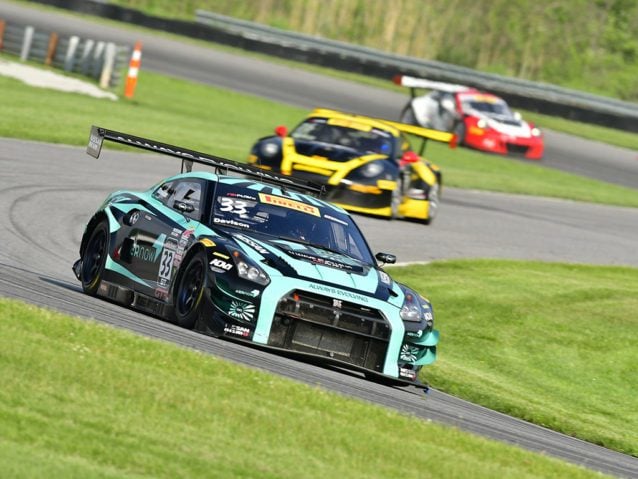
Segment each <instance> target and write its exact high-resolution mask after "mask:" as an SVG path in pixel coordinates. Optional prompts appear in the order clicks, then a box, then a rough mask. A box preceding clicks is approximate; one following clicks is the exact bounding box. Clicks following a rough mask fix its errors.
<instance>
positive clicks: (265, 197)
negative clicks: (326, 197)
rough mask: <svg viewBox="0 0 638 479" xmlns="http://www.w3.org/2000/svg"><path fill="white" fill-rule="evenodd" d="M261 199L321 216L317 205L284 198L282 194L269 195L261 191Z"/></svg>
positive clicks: (270, 203) (263, 201)
mask: <svg viewBox="0 0 638 479" xmlns="http://www.w3.org/2000/svg"><path fill="white" fill-rule="evenodd" d="M259 201H261V202H262V203H266V204H269V205H275V206H281V207H282V208H290V209H291V210H295V211H301V212H302V213H308V214H309V215H314V216H321V214H320V213H319V208H317V207H316V206H312V205H308V204H306V203H302V202H301V201H295V200H291V199H290V198H283V197H281V196H275V195H269V194H266V193H259Z"/></svg>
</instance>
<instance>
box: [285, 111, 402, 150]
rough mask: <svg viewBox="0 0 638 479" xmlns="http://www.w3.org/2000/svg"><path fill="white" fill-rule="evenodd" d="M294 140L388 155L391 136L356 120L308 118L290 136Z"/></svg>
mask: <svg viewBox="0 0 638 479" xmlns="http://www.w3.org/2000/svg"><path fill="white" fill-rule="evenodd" d="M290 136H292V138H294V139H295V140H301V141H313V142H314V141H318V142H322V143H330V144H332V145H339V146H344V147H348V148H352V149H353V150H357V151H361V152H366V153H379V154H382V155H389V154H390V153H391V152H392V145H393V141H392V135H391V134H390V133H389V132H387V131H384V130H381V129H378V128H373V127H372V126H370V125H367V124H365V123H359V122H357V121H356V120H342V119H337V118H330V119H326V118H310V119H308V120H306V121H304V122H303V123H302V124H300V125H299V126H298V127H297V128H295V130H294V131H293V132H292V133H291V134H290Z"/></svg>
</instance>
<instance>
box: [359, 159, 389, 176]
mask: <svg viewBox="0 0 638 479" xmlns="http://www.w3.org/2000/svg"><path fill="white" fill-rule="evenodd" d="M383 169H384V167H383V163H381V162H380V161H372V162H370V163H367V164H366V165H364V166H362V167H361V168H360V172H361V175H362V176H365V177H366V178H374V177H375V176H378V175H379V174H380V173H381V172H382V171H383Z"/></svg>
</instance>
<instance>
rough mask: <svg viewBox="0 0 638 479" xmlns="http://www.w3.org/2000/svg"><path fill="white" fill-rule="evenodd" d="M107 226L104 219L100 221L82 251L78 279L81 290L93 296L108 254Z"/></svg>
mask: <svg viewBox="0 0 638 479" xmlns="http://www.w3.org/2000/svg"><path fill="white" fill-rule="evenodd" d="M109 236H110V235H109V226H108V222H107V221H106V220H103V221H100V222H99V223H98V224H97V225H96V226H95V228H93V231H92V232H91V236H90V237H89V241H88V242H87V243H86V248H84V252H83V253H82V269H81V270H80V281H81V282H82V290H83V291H84V292H85V293H86V294H89V295H91V296H95V294H96V293H97V289H98V288H99V286H100V282H101V280H102V273H103V272H104V266H105V264H106V258H107V257H108V254H109Z"/></svg>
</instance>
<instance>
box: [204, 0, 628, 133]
mask: <svg viewBox="0 0 638 479" xmlns="http://www.w3.org/2000/svg"><path fill="white" fill-rule="evenodd" d="M196 21H197V22H198V23H201V24H204V25H208V26H210V27H212V28H216V29H222V30H225V31H228V32H232V33H233V34H235V35H238V36H241V37H243V38H245V39H246V40H247V41H253V42H254V41H258V42H261V43H262V44H271V45H272V47H273V51H274V52H277V51H281V50H283V49H285V50H291V51H297V52H304V56H305V57H306V58H304V60H305V61H311V62H312V63H316V64H323V65H326V66H330V67H332V68H340V69H344V70H347V71H350V72H352V71H355V72H359V73H364V74H368V75H372V76H377V77H381V78H387V79H390V78H392V77H393V76H394V75H396V74H398V73H402V74H407V75H411V76H419V77H425V78H428V79H432V80H437V81H445V82H451V83H460V84H463V85H468V86H473V87H476V88H480V89H484V90H488V91H491V92H494V93H497V94H499V95H501V96H503V97H504V98H506V99H507V100H508V102H509V103H511V104H512V105H513V106H516V107H518V108H525V109H529V110H532V111H537V112H539V113H547V114H554V115H558V116H563V117H566V118H571V119H576V120H580V121H589V122H593V123H601V124H606V125H608V126H614V127H617V128H622V129H627V130H630V131H638V104H635V103H630V102H625V101H622V100H617V99H614V98H608V97H603V96H598V95H592V94H588V93H585V92H581V91H578V90H571V89H567V88H562V87H559V86H556V85H551V84H547V83H540V82H532V81H529V80H523V79H517V78H509V77H504V76H500V75H495V74H491V73H485V72H480V71H477V70H472V69H470V68H465V67H460V66H457V65H451V64H448V63H443V62H437V61H431V60H423V59H419V58H413V57H407V56H401V55H396V54H391V53H386V52H383V51H380V50H375V49H372V48H367V47H363V46H358V45H352V44H349V43H344V42H339V41H335V40H328V39H325V38H321V37H314V36H310V35H305V34H301V33H296V32H290V31H285V30H280V29H277V28H273V27H270V26H267V25H262V24H258V23H254V22H248V21H245V20H240V19H237V18H232V17H228V16H225V15H220V14H217V13H213V12H208V11H205V10H197V11H196ZM597 120H598V121H597ZM610 123H613V125H611V124H610Z"/></svg>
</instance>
